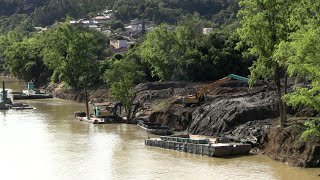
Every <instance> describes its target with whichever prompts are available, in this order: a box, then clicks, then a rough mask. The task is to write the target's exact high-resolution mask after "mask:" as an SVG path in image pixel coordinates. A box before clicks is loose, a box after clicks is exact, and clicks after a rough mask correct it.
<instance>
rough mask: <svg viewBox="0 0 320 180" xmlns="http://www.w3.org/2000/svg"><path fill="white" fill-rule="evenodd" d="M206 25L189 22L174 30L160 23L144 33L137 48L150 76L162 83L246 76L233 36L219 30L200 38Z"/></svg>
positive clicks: (242, 60)
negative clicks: (143, 38) (232, 75)
mask: <svg viewBox="0 0 320 180" xmlns="http://www.w3.org/2000/svg"><path fill="white" fill-rule="evenodd" d="M206 25H207V24H206V22H201V21H200V20H199V19H193V20H191V21H183V22H181V23H180V25H179V26H177V27H176V28H175V29H172V27H170V26H169V25H165V24H163V25H161V26H160V27H158V28H156V29H155V30H153V31H152V32H150V33H148V34H147V37H146V39H145V41H144V42H143V43H142V45H141V46H140V47H139V48H140V55H141V57H142V59H143V60H144V61H146V62H148V63H149V64H150V66H151V68H152V75H153V76H156V77H159V78H160V79H161V80H162V81H167V80H191V81H206V80H215V79H218V78H221V77H224V76H226V75H228V74H230V73H235V74H240V75H244V76H246V75H247V73H248V71H247V67H248V65H249V63H248V61H247V60H246V59H245V58H242V55H241V51H238V50H235V46H236V43H237V42H238V41H239V40H238V38H237V36H236V35H233V34H232V32H226V31H219V30H216V31H215V32H213V33H212V34H210V35H203V34H202V32H201V30H202V28H203V27H206Z"/></svg>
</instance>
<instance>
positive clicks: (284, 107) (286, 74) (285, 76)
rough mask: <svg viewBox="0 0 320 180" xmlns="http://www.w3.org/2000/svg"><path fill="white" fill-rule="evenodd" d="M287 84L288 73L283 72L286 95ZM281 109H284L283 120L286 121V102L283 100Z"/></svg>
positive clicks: (285, 92)
mask: <svg viewBox="0 0 320 180" xmlns="http://www.w3.org/2000/svg"><path fill="white" fill-rule="evenodd" d="M287 84H288V73H287V72H285V75H284V95H286V94H287V93H288V89H287ZM283 111H284V121H286V120H287V104H286V103H285V102H283Z"/></svg>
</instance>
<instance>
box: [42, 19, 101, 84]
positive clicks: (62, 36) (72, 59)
mask: <svg viewBox="0 0 320 180" xmlns="http://www.w3.org/2000/svg"><path fill="white" fill-rule="evenodd" d="M104 46H105V43H103V41H102V42H100V40H99V39H98V38H97V37H96V36H94V33H92V32H91V31H87V30H85V29H81V28H78V27H73V26H70V25H68V24H64V25H62V26H59V27H57V28H55V29H53V30H52V31H49V32H48V33H47V34H46V35H45V48H44V50H43V58H44V63H45V64H46V65H47V66H48V67H49V68H50V69H52V70H53V71H54V73H53V76H52V80H53V81H55V82H57V81H58V82H59V81H64V82H66V83H67V84H68V85H70V86H71V87H74V88H79V87H81V86H82V85H84V84H85V85H89V86H93V85H95V84H99V82H100V76H101V74H100V72H99V71H97V70H98V69H99V68H98V65H97V63H96V62H97V58H98V56H97V55H98V54H101V53H102V51H103V49H104Z"/></svg>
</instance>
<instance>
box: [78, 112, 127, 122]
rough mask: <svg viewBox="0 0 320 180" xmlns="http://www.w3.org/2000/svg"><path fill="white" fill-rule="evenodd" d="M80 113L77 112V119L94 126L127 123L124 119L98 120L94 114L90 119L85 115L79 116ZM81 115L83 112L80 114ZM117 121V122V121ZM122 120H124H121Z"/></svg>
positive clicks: (109, 118) (107, 118)
mask: <svg viewBox="0 0 320 180" xmlns="http://www.w3.org/2000/svg"><path fill="white" fill-rule="evenodd" d="M77 113H79V112H75V118H76V119H77V120H79V121H85V122H89V123H93V124H110V123H124V122H126V121H125V119H124V118H123V117H120V116H118V117H105V118H97V117H95V116H94V115H93V114H90V119H88V118H87V116H85V114H80V116H79V114H77ZM80 113H81V112H80ZM115 119H117V120H115ZM119 119H122V120H119Z"/></svg>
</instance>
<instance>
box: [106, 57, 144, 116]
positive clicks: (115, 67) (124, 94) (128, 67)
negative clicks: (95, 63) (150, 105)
mask: <svg viewBox="0 0 320 180" xmlns="http://www.w3.org/2000/svg"><path fill="white" fill-rule="evenodd" d="M143 77H144V73H143V71H141V69H140V67H139V66H138V65H137V64H136V63H135V62H134V61H132V60H131V59H130V58H125V59H121V60H116V61H115V62H114V63H113V64H112V65H111V68H110V69H109V70H107V71H106V72H105V79H106V80H107V81H108V83H109V84H110V85H111V87H110V92H111V96H112V98H113V99H114V100H116V101H120V102H121V103H122V104H123V106H124V108H125V111H126V116H127V119H128V120H129V121H130V120H131V119H132V115H133V114H132V104H133V101H134V99H135V97H136V94H135V91H134V85H135V84H137V83H138V82H141V80H142V79H143Z"/></svg>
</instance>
